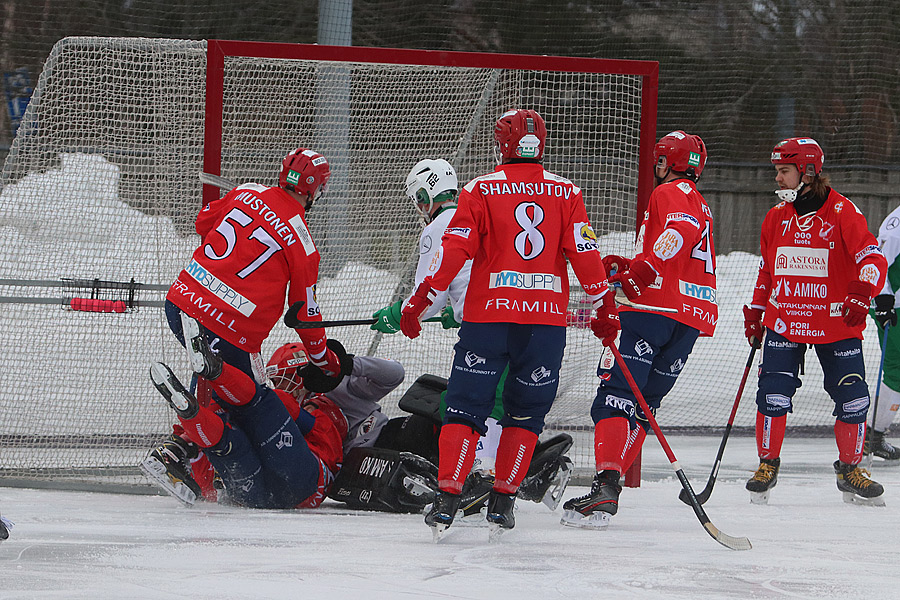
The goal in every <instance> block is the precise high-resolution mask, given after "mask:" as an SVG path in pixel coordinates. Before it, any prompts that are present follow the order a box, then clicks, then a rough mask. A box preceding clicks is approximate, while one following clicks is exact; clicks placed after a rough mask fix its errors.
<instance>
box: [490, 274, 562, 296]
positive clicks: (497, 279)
mask: <svg viewBox="0 0 900 600" xmlns="http://www.w3.org/2000/svg"><path fill="white" fill-rule="evenodd" d="M501 287H506V288H515V289H517V290H539V291H552V292H562V279H561V278H560V277H559V276H557V275H553V274H551V273H519V272H518V271H500V272H499V273H491V278H490V281H489V282H488V288H490V289H494V288H501Z"/></svg>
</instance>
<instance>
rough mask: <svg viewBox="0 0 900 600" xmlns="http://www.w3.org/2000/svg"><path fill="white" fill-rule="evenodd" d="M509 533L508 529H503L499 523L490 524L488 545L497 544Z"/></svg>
mask: <svg viewBox="0 0 900 600" xmlns="http://www.w3.org/2000/svg"><path fill="white" fill-rule="evenodd" d="M507 531H509V528H508V527H501V526H500V525H498V524H497V523H488V543H490V544H496V543H497V542H499V541H500V540H501V538H502V537H503V536H504V535H505V534H506V532H507Z"/></svg>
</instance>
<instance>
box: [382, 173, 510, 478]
mask: <svg viewBox="0 0 900 600" xmlns="http://www.w3.org/2000/svg"><path fill="white" fill-rule="evenodd" d="M406 195H407V196H409V199H410V200H412V202H413V205H414V206H415V207H416V211H417V212H418V213H419V215H420V217H421V218H422V222H423V223H424V224H425V228H424V229H423V230H422V235H421V236H420V237H419V262H418V264H417V265H416V280H415V284H414V285H413V289H416V288H417V287H418V286H419V284H420V283H422V281H423V280H424V279H425V278H426V277H427V276H429V275H434V274H435V273H436V272H437V270H438V268H440V266H441V259H442V257H443V255H444V254H443V248H442V246H441V238H442V237H443V235H444V230H446V229H447V226H448V225H449V224H450V220H451V219H452V218H453V215H455V214H456V198H457V196H458V195H459V179H458V178H457V176H456V170H455V169H454V168H453V165H451V164H450V163H449V162H447V161H446V160H444V159H441V158H438V159H431V158H426V159H424V160H420V161H419V162H418V163H416V165H415V166H414V167H413V168H412V170H411V171H410V172H409V175H408V176H407V177H406ZM471 270H472V261H471V260H467V261H466V262H465V264H464V265H463V267H462V269H460V270H459V273H458V274H457V275H456V277H454V278H453V281H452V282H451V283H450V286H449V287H448V288H447V289H446V290H444V291H442V292H438V293H437V296H436V297H435V300H434V304H432V305H431V306H430V307H429V308H428V309H427V310H426V311H425V313H424V314H423V315H422V318H423V319H428V318H431V317H434V316H437V315H438V313H440V319H441V324H442V325H443V327H444V329H451V328H455V327H459V325H460V323H462V320H463V305H464V304H465V301H466V288H468V287H469V274H470V272H471ZM407 299H408V298H403V299H401V300H397V301H396V302H394V303H393V304H391V305H390V306H385V307H384V308H382V309H380V310H378V311H376V312H375V313H374V314H373V315H372V316H373V317H375V318H376V319H378V321H376V322H375V323H374V324H373V325H372V326H371V329H374V330H375V331H380V332H381V333H388V334H394V333H397V332H398V331H400V311H401V310H402V308H403V304H404V303H405V302H406V300H407ZM448 301H449V304H448ZM508 370H509V369H507V370H506V371H504V372H503V376H502V378H501V379H500V383H499V384H498V386H497V394H496V397H495V403H494V411H493V412H492V413H491V415H490V417H488V419H487V421H486V425H487V433H485V434H484V436H483V437H481V438H479V440H478V447H477V450H476V455H475V465H474V467H473V471H481V472H483V473H485V474H488V475H491V476H492V475H493V471H494V460H495V458H496V456H497V444H498V443H499V442H500V433H501V431H502V429H501V427H500V425H499V423H498V421H499V419H500V418H501V417H502V416H503V403H502V401H501V397H502V394H503V384H504V383H505V382H506V373H507V372H508ZM445 408H446V404H444V402H443V399H442V400H441V416H443V413H444V409H445Z"/></svg>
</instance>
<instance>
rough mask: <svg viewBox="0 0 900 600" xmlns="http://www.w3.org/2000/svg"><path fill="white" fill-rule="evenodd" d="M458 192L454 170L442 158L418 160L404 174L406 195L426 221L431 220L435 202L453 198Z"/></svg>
mask: <svg viewBox="0 0 900 600" xmlns="http://www.w3.org/2000/svg"><path fill="white" fill-rule="evenodd" d="M458 193H459V180H458V179H457V177H456V170H455V169H454V168H453V165H451V164H450V163H448V162H447V161H446V160H444V159H443V158H438V159H431V158H426V159H424V160H420V161H419V162H417V163H416V166H414V167H413V168H412V171H410V172H409V175H407V176H406V195H407V196H409V198H410V200H412V201H413V204H415V205H416V210H418V211H419V213H421V215H422V217H423V218H424V219H425V222H426V223H427V222H428V221H430V220H431V209H432V207H433V206H434V203H435V202H444V201H446V200H453V199H455V198H456V195H457V194H458Z"/></svg>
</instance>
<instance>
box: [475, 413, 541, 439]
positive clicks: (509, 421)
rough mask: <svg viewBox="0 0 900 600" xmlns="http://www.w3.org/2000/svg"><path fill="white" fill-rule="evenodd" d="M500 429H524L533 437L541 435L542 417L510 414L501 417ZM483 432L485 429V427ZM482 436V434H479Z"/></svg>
mask: <svg viewBox="0 0 900 600" xmlns="http://www.w3.org/2000/svg"><path fill="white" fill-rule="evenodd" d="M500 426H501V427H518V428H519V429H524V430H526V431H530V432H532V433H533V434H535V435H541V432H542V431H543V430H544V415H536V416H527V415H526V416H515V415H510V414H505V415H503V418H502V419H500ZM485 431H487V428H486V427H485ZM481 435H484V434H481Z"/></svg>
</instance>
